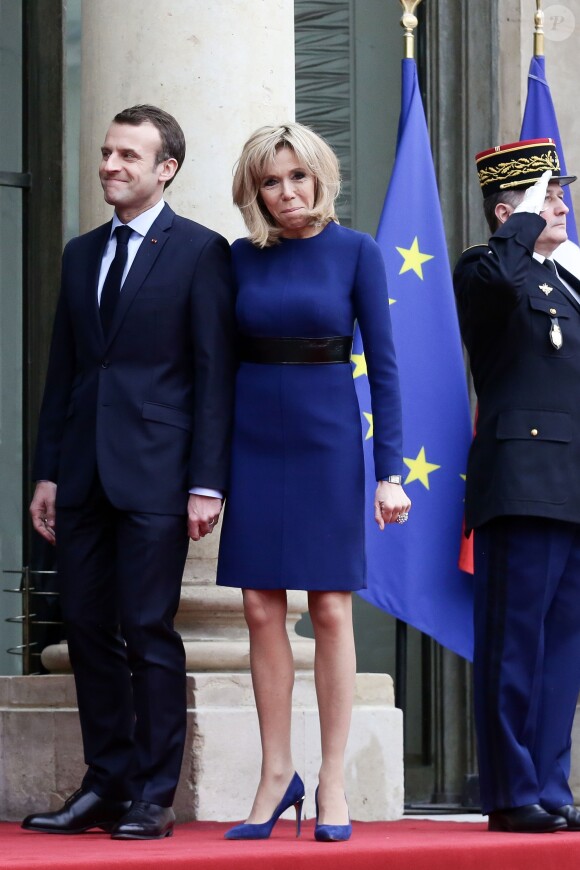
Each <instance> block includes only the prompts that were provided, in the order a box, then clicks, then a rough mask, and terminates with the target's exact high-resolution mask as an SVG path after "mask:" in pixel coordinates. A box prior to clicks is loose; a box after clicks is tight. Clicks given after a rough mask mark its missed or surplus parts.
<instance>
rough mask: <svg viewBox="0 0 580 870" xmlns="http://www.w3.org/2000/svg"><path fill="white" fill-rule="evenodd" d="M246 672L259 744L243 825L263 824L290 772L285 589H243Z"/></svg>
mask: <svg viewBox="0 0 580 870" xmlns="http://www.w3.org/2000/svg"><path fill="white" fill-rule="evenodd" d="M243 594H244V615H245V617H246V622H247V623H248V628H249V631H250V668H251V672H252V684H253V687H254V695H255V698H256V707H257V710H258V721H259V724H260V739H261V741H262V770H261V776H260V783H259V785H258V790H257V792H256V797H255V799H254V804H253V806H252V810H251V812H250V815H249V816H248V819H247V821H248V822H249V823H250V824H261V823H263V822H266V821H267V820H268V819H269V818H270V817H271V815H272V813H273V812H274V810H275V809H276V807H277V805H278V804H279V803H280V800H281V799H282V797H283V795H284V792H285V791H286V789H287V788H288V785H289V783H290V780H291V779H292V775H293V773H294V764H293V762H292V751H291V744H290V728H291V720H292V689H293V687H294V658H293V656H292V648H291V646H290V641H289V639H288V633H287V631H286V611H287V602H286V591H285V590H284V589H267V590H259V589H244V593H243Z"/></svg>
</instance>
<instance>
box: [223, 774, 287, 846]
mask: <svg viewBox="0 0 580 870" xmlns="http://www.w3.org/2000/svg"><path fill="white" fill-rule="evenodd" d="M303 803H304V783H303V782H302V780H301V779H300V777H299V776H298V774H297V773H295V774H294V776H293V777H292V779H291V780H290V785H289V786H288V788H287V789H286V792H285V794H284V797H283V798H282V800H281V801H280V803H279V804H278V806H277V807H276V809H275V810H274V812H273V813H272V816H271V818H269V819H268V821H267V822H262V824H260V825H248V824H246V823H245V822H243V823H242V824H241V825H236V826H235V827H234V828H230V830H229V831H226V833H225V834H224V836H225V838H226V840H267V839H268V837H269V836H270V834H271V833H272V828H273V827H274V825H275V824H276V822H277V821H278V819H279V818H280V816H281V815H282V813H283V812H285V811H286V810H288V809H290V807H292V806H293V807H294V809H295V810H296V836H297V837H299V836H300V822H301V819H302V804H303Z"/></svg>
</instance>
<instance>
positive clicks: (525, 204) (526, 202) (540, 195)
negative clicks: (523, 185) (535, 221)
mask: <svg viewBox="0 0 580 870" xmlns="http://www.w3.org/2000/svg"><path fill="white" fill-rule="evenodd" d="M551 177H552V170H551V169H546V171H545V172H543V173H542V177H541V178H540V179H539V180H538V181H536V183H535V184H532V186H531V187H528V189H527V190H526V192H525V193H524V198H523V199H522V201H521V202H520V204H519V205H518V206H516V208H514V214H516V213H519V212H522V211H524V212H526V211H527V212H530V213H531V214H541V213H542V211H543V210H544V202H545V199H546V192H547V190H548V184H549V183H550V178H551Z"/></svg>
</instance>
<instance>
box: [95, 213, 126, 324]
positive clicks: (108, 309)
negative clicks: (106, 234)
mask: <svg viewBox="0 0 580 870" xmlns="http://www.w3.org/2000/svg"><path fill="white" fill-rule="evenodd" d="M132 232H133V230H132V229H131V227H125V226H122V227H116V229H115V236H116V237H117V249H116V251H115V256H114V258H113V262H112V263H111V265H110V266H109V271H108V272H107V277H106V278H105V283H104V284H103V289H102V290H101V304H100V311H101V323H102V324H103V332H104V333H105V335H108V334H109V329H110V328H111V323H112V321H113V314H114V313H115V306H116V305H117V302H118V301H119V295H120V293H121V281H122V279H123V272H124V270H125V266H126V264H127V254H128V251H129V249H128V247H127V246H128V244H129V239H130V238H131V233H132Z"/></svg>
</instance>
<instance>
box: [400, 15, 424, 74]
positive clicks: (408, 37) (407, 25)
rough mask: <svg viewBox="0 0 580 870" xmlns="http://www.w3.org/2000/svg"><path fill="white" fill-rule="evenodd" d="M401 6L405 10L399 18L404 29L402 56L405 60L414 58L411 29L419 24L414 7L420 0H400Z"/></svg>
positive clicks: (413, 37)
mask: <svg viewBox="0 0 580 870" xmlns="http://www.w3.org/2000/svg"><path fill="white" fill-rule="evenodd" d="M400 2H401V6H402V7H403V9H404V10H405V11H404V13H403V17H402V18H401V27H402V28H403V30H404V31H405V34H404V37H403V38H404V40H405V43H404V44H405V52H404V57H405V60H414V59H415V34H414V33H413V31H414V30H415V28H416V27H417V25H418V24H419V22H418V20H417V16H416V15H415V9H416V8H417V6H418V5H419V3H420V2H421V0H400Z"/></svg>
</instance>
